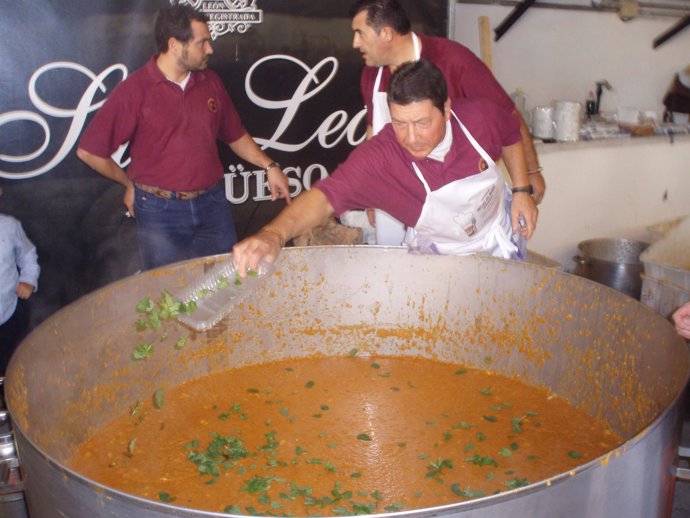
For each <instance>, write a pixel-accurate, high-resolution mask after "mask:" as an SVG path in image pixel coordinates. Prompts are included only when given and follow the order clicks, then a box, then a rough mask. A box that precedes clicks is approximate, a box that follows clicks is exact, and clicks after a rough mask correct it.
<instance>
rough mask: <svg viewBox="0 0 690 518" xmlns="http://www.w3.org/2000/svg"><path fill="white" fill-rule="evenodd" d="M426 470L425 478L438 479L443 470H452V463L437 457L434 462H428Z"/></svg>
mask: <svg viewBox="0 0 690 518" xmlns="http://www.w3.org/2000/svg"><path fill="white" fill-rule="evenodd" d="M426 469H427V473H426V478H435V479H438V478H439V476H440V475H441V472H442V471H443V470H444V469H453V461H452V460H450V459H444V458H442V457H439V458H438V459H437V460H436V462H430V463H429V464H428V465H427V467H426Z"/></svg>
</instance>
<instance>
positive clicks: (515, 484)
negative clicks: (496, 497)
mask: <svg viewBox="0 0 690 518" xmlns="http://www.w3.org/2000/svg"><path fill="white" fill-rule="evenodd" d="M505 485H506V486H507V487H508V489H517V488H519V487H524V486H528V485H529V482H528V481H527V479H526V478H513V479H511V480H508V481H507V482H506V483H505Z"/></svg>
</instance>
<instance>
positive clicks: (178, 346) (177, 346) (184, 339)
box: [174, 336, 189, 350]
mask: <svg viewBox="0 0 690 518" xmlns="http://www.w3.org/2000/svg"><path fill="white" fill-rule="evenodd" d="M188 338H189V337H188V336H182V337H180V338H179V339H178V340H177V342H175V346H174V347H175V349H178V350H179V349H182V348H183V347H184V346H185V345H187V339H188Z"/></svg>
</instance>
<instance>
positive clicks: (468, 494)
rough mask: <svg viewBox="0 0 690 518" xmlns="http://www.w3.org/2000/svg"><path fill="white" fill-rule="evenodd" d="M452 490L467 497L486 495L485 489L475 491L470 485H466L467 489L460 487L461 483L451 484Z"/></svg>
mask: <svg viewBox="0 0 690 518" xmlns="http://www.w3.org/2000/svg"><path fill="white" fill-rule="evenodd" d="M450 490H451V491H452V492H453V493H455V494H456V495H458V496H462V497H465V498H482V497H483V496H485V493H484V491H473V490H472V489H470V488H469V487H466V488H465V489H462V488H461V487H460V484H452V485H451V486H450Z"/></svg>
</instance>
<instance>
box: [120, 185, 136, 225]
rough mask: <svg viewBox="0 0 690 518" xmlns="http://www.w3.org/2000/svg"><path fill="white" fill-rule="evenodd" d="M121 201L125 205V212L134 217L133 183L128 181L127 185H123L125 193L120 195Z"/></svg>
mask: <svg viewBox="0 0 690 518" xmlns="http://www.w3.org/2000/svg"><path fill="white" fill-rule="evenodd" d="M122 202H123V203H124V204H125V207H127V212H128V213H129V216H131V217H132V218H134V217H135V214H134V184H133V183H130V184H129V185H128V186H127V187H125V194H124V196H123V197H122Z"/></svg>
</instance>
